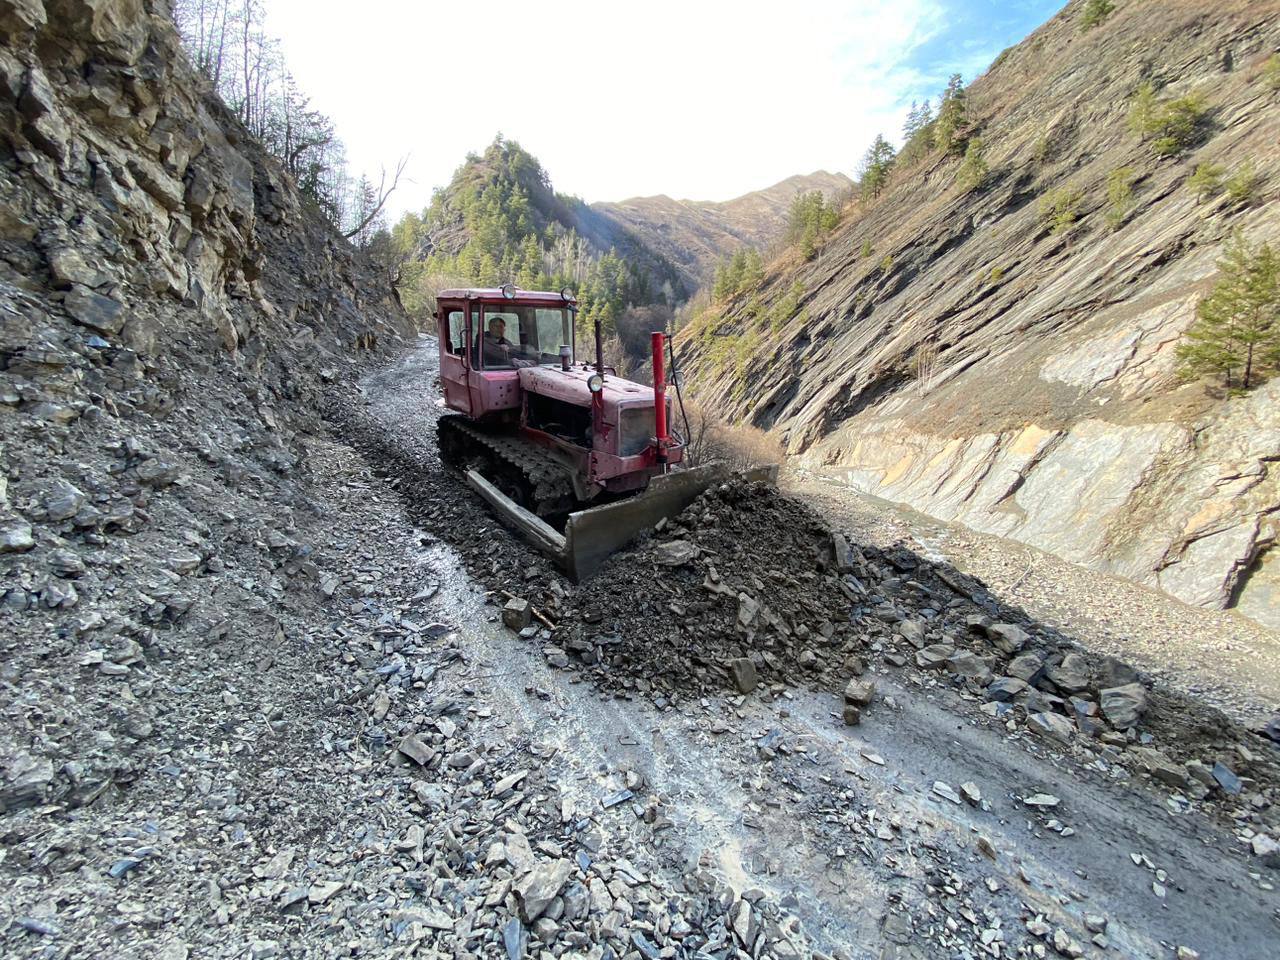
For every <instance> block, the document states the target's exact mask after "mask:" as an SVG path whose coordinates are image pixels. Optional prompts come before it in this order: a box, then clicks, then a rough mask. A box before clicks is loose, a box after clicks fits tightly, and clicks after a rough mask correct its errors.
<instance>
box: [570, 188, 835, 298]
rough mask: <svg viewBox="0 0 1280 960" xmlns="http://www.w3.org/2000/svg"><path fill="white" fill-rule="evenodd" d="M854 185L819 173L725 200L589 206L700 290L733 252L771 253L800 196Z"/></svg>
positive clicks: (831, 193) (661, 198) (664, 199)
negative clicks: (661, 257) (753, 248)
mask: <svg viewBox="0 0 1280 960" xmlns="http://www.w3.org/2000/svg"><path fill="white" fill-rule="evenodd" d="M852 187H853V182H852V181H851V180H850V179H849V178H848V177H846V176H845V175H844V174H842V173H828V172H827V171H825V170H818V171H815V172H814V173H810V174H797V175H796V176H793V177H787V179H785V180H783V181H781V182H779V183H775V184H774V185H773V186H771V187H766V188H765V189H764V190H755V191H752V192H751V193H747V194H743V195H742V196H740V197H735V198H734V199H732V200H725V201H722V202H713V201H708V200H673V199H672V198H671V197H668V196H666V195H665V194H659V195H658V196H656V197H633V198H631V199H630V200H621V201H619V202H617V203H593V204H592V205H591V207H592V209H593V210H595V211H597V212H598V213H601V214H603V215H604V216H605V217H607V218H608V219H610V220H613V221H615V222H617V223H619V224H621V225H622V226H623V227H625V228H626V229H627V230H629V231H630V232H632V233H634V234H635V236H637V237H638V238H639V239H640V240H641V241H642V242H643V243H644V244H645V245H646V246H647V247H648V248H649V249H651V250H654V251H656V252H658V253H660V254H661V255H662V256H664V257H665V258H666V259H668V260H669V261H671V262H672V263H673V264H675V266H676V268H677V269H678V270H679V271H680V272H681V275H682V276H683V277H684V279H685V281H686V284H687V285H688V286H689V287H690V289H697V288H698V287H699V286H701V285H703V284H705V283H707V282H708V281H709V280H710V279H711V274H712V273H713V272H714V271H715V268H716V264H718V263H719V262H720V261H721V260H723V259H724V258H725V257H726V256H728V255H729V254H731V253H733V252H734V251H735V250H739V249H741V248H742V247H744V246H748V247H755V248H756V249H758V250H767V249H768V248H769V247H771V246H773V245H774V244H775V243H778V242H779V241H780V240H781V239H782V237H783V234H784V233H785V232H786V229H787V214H788V210H789V208H790V206H791V201H792V200H793V199H794V198H795V196H796V194H797V193H807V192H809V191H812V190H820V191H822V193H823V194H824V195H825V196H826V197H827V198H828V199H830V198H831V197H836V196H840V195H841V194H844V193H846V192H848V191H849V190H850V189H851V188H852Z"/></svg>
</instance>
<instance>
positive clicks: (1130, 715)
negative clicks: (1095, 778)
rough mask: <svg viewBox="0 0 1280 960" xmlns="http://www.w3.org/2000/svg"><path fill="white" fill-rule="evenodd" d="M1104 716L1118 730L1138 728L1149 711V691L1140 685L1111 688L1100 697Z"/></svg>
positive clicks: (1131, 684)
mask: <svg viewBox="0 0 1280 960" xmlns="http://www.w3.org/2000/svg"><path fill="white" fill-rule="evenodd" d="M1098 697H1099V700H1100V701H1101V705H1102V715H1103V716H1104V717H1106V718H1107V721H1108V722H1109V723H1110V724H1111V725H1112V726H1113V727H1115V728H1116V729H1117V730H1128V729H1129V728H1130V727H1136V726H1137V725H1138V721H1139V720H1141V719H1142V715H1143V714H1144V713H1146V711H1147V691H1146V688H1144V687H1143V686H1142V684H1140V683H1126V684H1123V685H1121V686H1119V687H1109V688H1108V689H1106V690H1103V691H1102V692H1101V693H1099V695H1098Z"/></svg>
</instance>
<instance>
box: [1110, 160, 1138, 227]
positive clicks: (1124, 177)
mask: <svg viewBox="0 0 1280 960" xmlns="http://www.w3.org/2000/svg"><path fill="white" fill-rule="evenodd" d="M1133 207H1134V201H1133V170H1131V169H1130V168H1129V167H1116V169H1114V170H1112V171H1111V172H1110V173H1109V174H1107V216H1106V220H1107V226H1108V227H1110V228H1111V229H1112V230H1115V229H1118V228H1119V226H1120V225H1121V224H1122V223H1124V221H1125V218H1126V217H1128V216H1129V211H1131V210H1132V209H1133Z"/></svg>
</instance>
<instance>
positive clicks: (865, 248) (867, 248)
mask: <svg viewBox="0 0 1280 960" xmlns="http://www.w3.org/2000/svg"><path fill="white" fill-rule="evenodd" d="M874 251H875V248H874V247H872V246H871V241H870V240H863V241H862V248H861V249H860V250H859V251H858V256H859V257H861V258H863V259H864V260H865V259H866V258H867V257H869V256H871V254H872V253H873V252H874Z"/></svg>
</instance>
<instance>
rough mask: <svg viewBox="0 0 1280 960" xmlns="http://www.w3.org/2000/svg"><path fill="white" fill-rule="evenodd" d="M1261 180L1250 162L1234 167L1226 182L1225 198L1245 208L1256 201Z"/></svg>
mask: <svg viewBox="0 0 1280 960" xmlns="http://www.w3.org/2000/svg"><path fill="white" fill-rule="evenodd" d="M1259 182H1261V178H1260V177H1259V176H1258V171H1257V169H1256V168H1255V167H1254V165H1253V161H1252V160H1246V161H1245V162H1244V163H1242V164H1240V166H1238V167H1236V169H1235V171H1234V172H1233V173H1232V174H1231V177H1230V178H1229V179H1228V180H1227V197H1228V198H1230V200H1231V202H1232V203H1233V204H1236V205H1237V206H1244V207H1247V206H1248V205H1249V204H1251V203H1253V201H1254V200H1255V199H1257V194H1258V184H1259Z"/></svg>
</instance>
